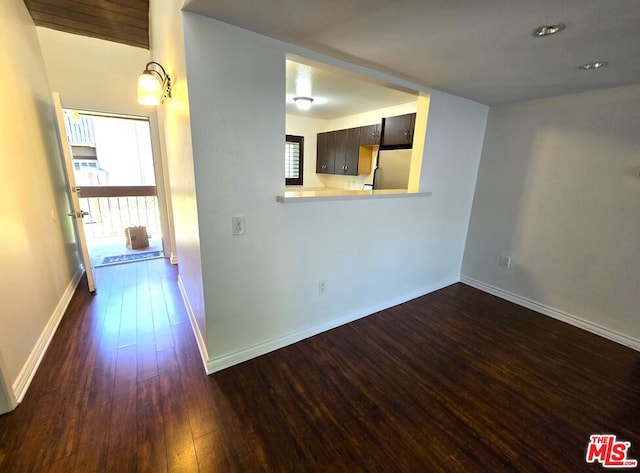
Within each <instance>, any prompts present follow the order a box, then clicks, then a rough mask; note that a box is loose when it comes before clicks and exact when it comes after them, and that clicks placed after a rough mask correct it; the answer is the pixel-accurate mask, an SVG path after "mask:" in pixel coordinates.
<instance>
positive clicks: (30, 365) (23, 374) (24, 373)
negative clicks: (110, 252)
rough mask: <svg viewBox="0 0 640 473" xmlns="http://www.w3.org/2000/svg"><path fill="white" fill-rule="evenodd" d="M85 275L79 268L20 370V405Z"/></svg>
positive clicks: (17, 392) (15, 389)
mask: <svg viewBox="0 0 640 473" xmlns="http://www.w3.org/2000/svg"><path fill="white" fill-rule="evenodd" d="M83 274H84V267H83V266H79V267H78V269H77V270H76V273H75V274H74V275H73V277H72V278H71V282H69V284H68V285H67V288H66V289H65V290H64V293H63V294H62V297H61V298H60V300H59V301H58V304H57V305H56V308H55V309H54V310H53V313H52V314H51V317H49V321H48V322H47V325H45V327H44V330H43V331H42V333H41V334H40V337H39V338H38V341H37V342H36V344H35V346H34V347H33V350H31V353H30V354H29V357H28V358H27V361H26V363H25V364H24V366H23V367H22V369H21V370H20V373H19V374H18V377H17V378H16V380H15V382H14V383H13V386H12V388H13V392H14V395H15V399H16V401H17V402H18V403H20V402H22V399H24V396H25V394H26V393H27V389H28V388H29V385H30V384H31V381H32V380H33V377H34V376H35V374H36V371H37V370H38V367H39V366H40V362H42V358H43V357H44V354H45V353H46V351H47V348H48V347H49V344H50V343H51V340H52V339H53V335H54V334H55V333H56V330H57V328H58V325H60V321H61V320H62V317H63V316H64V313H65V311H66V310H67V306H68V305H69V302H71V298H72V297H73V294H74V293H75V291H76V288H77V287H78V283H80V279H81V278H82V275H83Z"/></svg>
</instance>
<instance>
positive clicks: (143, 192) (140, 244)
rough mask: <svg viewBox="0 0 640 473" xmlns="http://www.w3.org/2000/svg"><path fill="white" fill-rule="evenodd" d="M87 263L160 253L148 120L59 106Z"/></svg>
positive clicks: (116, 261)
mask: <svg viewBox="0 0 640 473" xmlns="http://www.w3.org/2000/svg"><path fill="white" fill-rule="evenodd" d="M64 120H65V128H66V132H67V139H68V141H69V144H70V146H71V153H72V163H73V173H74V176H75V181H76V186H77V192H78V195H79V198H80V206H81V209H82V211H83V212H84V213H85V216H84V218H83V219H82V224H83V226H84V229H85V234H86V239H87V246H88V248H89V255H90V257H91V261H92V266H94V267H99V266H105V265H111V264H121V263H128V262H135V261H139V260H142V259H149V258H161V257H163V256H164V250H163V238H162V228H163V225H162V223H161V212H160V205H159V202H158V192H157V186H156V182H157V181H156V169H155V166H154V159H153V150H152V143H151V132H150V127H149V120H148V118H146V117H135V116H124V115H112V114H105V113H97V112H90V111H80V110H72V109H64Z"/></svg>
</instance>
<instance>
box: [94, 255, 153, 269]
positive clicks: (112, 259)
mask: <svg viewBox="0 0 640 473" xmlns="http://www.w3.org/2000/svg"><path fill="white" fill-rule="evenodd" d="M161 257H162V251H145V252H144V253H131V254H128V255H118V256H107V257H105V258H104V259H103V260H102V263H100V264H99V265H96V266H106V265H108V264H119V263H130V262H132V261H138V260H141V259H151V258H161Z"/></svg>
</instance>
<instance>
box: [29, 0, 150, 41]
mask: <svg viewBox="0 0 640 473" xmlns="http://www.w3.org/2000/svg"><path fill="white" fill-rule="evenodd" d="M24 4H25V5H26V6H27V9H28V10H29V13H30V14H31V17H32V18H33V22H34V23H35V24H36V25H37V26H43V27H46V28H51V29H54V30H59V31H65V32H67V33H73V34H78V35H82V36H90V37H92V38H99V39H105V40H108V41H114V42H116V43H123V44H128V45H130V46H137V47H140V48H146V49H149V0H24Z"/></svg>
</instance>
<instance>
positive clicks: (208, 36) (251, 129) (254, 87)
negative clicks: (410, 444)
mask: <svg viewBox="0 0 640 473" xmlns="http://www.w3.org/2000/svg"><path fill="white" fill-rule="evenodd" d="M184 32H185V47H186V58H187V71H188V75H189V97H190V111H191V126H192V138H193V161H194V166H195V184H196V195H197V202H198V215H199V225H200V244H201V254H202V269H203V271H202V277H203V283H204V289H205V290H204V294H205V307H206V323H207V347H208V351H209V357H210V358H209V369H210V370H215V369H220V368H221V367H223V366H226V365H228V364H230V363H233V362H237V361H240V360H242V359H244V358H246V357H248V356H254V355H257V354H259V353H263V352H265V351H267V350H269V349H273V348H277V347H278V346H282V345H283V344H285V343H289V342H291V341H295V340H296V339H298V338H300V337H301V336H303V335H305V334H309V333H312V332H313V331H314V330H317V329H321V328H327V327H329V326H332V325H335V324H337V323H340V322H342V321H345V320H348V319H351V318H353V317H357V316H361V315H366V314H368V313H371V312H373V311H374V310H376V309H379V308H382V307H387V306H389V305H392V304H394V303H397V302H400V301H402V300H406V299H407V298H411V297H414V296H415V295H418V294H422V293H425V292H427V291H430V290H432V289H434V288H439V287H442V286H443V285H447V284H450V283H452V282H455V281H457V280H458V278H459V273H460V262H461V259H462V253H463V249H464V242H465V238H466V229H467V224H468V217H469V212H470V208H471V202H472V196H473V190H474V184H475V175H476V170H477V165H478V162H479V158H480V150H481V146H482V137H483V134H484V126H485V121H486V113H487V107H485V106H483V105H479V104H476V103H473V102H470V101H466V100H462V99H458V98H455V97H451V96H449V95H446V94H442V93H438V92H434V91H427V92H431V93H432V97H431V104H432V111H431V114H430V117H429V127H428V132H427V134H428V135H427V142H426V146H425V159H426V161H425V162H426V165H424V166H423V174H424V176H423V180H424V183H423V184H424V186H426V189H425V190H433V191H434V196H433V197H432V198H425V197H412V198H404V199H382V200H359V201H340V202H317V203H306V204H279V203H276V201H275V196H276V195H277V194H280V193H281V192H282V191H283V187H284V182H283V179H282V136H283V135H284V134H285V89H284V81H285V67H284V66H285V58H286V54H287V53H294V54H299V55H302V56H306V57H311V58H312V59H318V60H327V61H332V65H337V66H339V67H347V68H352V70H355V71H358V72H362V69H361V68H354V67H352V66H350V65H348V64H345V63H342V62H339V61H333V60H331V59H330V58H325V57H324V56H319V55H317V54H314V53H313V52H310V51H307V50H301V49H300V48H295V47H293V46H291V45H287V44H285V43H282V42H279V41H276V40H273V39H270V38H266V37H264V36H260V35H257V34H253V33H250V32H247V31H245V30H241V29H238V28H234V27H232V26H229V25H226V24H223V23H220V22H217V21H215V20H212V19H209V18H205V17H201V16H198V15H195V14H191V13H185V14H184ZM312 56H315V57H312ZM257 71H259V74H257ZM365 72H366V71H365ZM377 78H379V79H381V80H387V81H392V82H394V81H396V79H394V78H390V77H388V76H383V75H378V77H377ZM396 83H398V81H396ZM399 85H403V86H407V84H406V83H400V84H399ZM408 85H409V86H410V87H416V86H415V85H414V84H408ZM461 137H464V139H461ZM441 180H446V182H440V181H441ZM423 188H424V187H423ZM234 215H243V216H245V218H246V235H244V236H241V237H234V236H232V235H231V218H232V216H234ZM320 279H326V280H327V283H328V285H327V292H326V294H324V295H323V296H318V294H317V285H318V281H319V280H320Z"/></svg>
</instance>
